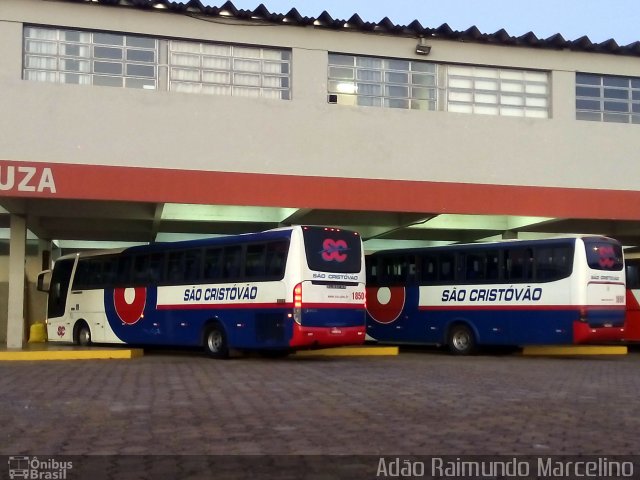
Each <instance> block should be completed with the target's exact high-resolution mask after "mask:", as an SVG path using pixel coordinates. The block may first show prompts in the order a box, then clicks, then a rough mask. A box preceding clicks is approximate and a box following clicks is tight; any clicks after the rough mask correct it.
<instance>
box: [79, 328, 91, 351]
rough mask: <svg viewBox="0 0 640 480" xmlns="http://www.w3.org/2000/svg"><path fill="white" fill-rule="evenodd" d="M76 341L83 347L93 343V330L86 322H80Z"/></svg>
mask: <svg viewBox="0 0 640 480" xmlns="http://www.w3.org/2000/svg"><path fill="white" fill-rule="evenodd" d="M76 343H77V344H78V345H80V346H82V347H86V346H88V345H91V330H89V325H87V324H86V323H82V324H80V326H79V327H78V333H76Z"/></svg>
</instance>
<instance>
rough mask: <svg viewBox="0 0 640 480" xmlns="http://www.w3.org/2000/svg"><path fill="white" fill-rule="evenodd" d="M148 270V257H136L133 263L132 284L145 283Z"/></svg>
mask: <svg viewBox="0 0 640 480" xmlns="http://www.w3.org/2000/svg"><path fill="white" fill-rule="evenodd" d="M148 268H149V255H138V256H137V257H135V260H134V261H133V283H134V284H135V285H142V284H146V283H147V269H148Z"/></svg>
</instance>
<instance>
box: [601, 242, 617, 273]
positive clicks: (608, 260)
mask: <svg viewBox="0 0 640 480" xmlns="http://www.w3.org/2000/svg"><path fill="white" fill-rule="evenodd" d="M598 255H599V256H600V258H599V259H598V263H599V264H600V266H601V267H602V268H605V269H606V268H613V266H614V265H615V257H616V253H615V251H614V249H613V247H610V246H601V247H599V248H598Z"/></svg>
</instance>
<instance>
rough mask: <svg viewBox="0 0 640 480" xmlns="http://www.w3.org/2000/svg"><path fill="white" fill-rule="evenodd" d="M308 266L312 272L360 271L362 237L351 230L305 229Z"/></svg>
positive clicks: (303, 230)
mask: <svg viewBox="0 0 640 480" xmlns="http://www.w3.org/2000/svg"><path fill="white" fill-rule="evenodd" d="M302 232H303V236H304V245H305V250H306V252H307V264H308V265H309V268H310V269H311V270H316V271H320V272H335V273H356V272H359V271H360V268H361V259H362V243H361V240H360V235H358V234H357V233H355V232H352V231H349V230H338V229H334V228H323V227H303V229H302Z"/></svg>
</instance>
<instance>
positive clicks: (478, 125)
mask: <svg viewBox="0 0 640 480" xmlns="http://www.w3.org/2000/svg"><path fill="white" fill-rule="evenodd" d="M23 22H25V23H35V24H45V25H54V26H70V27H83V28H91V29H104V30H119V31H126V32H132V33H144V34H152V35H154V36H158V37H185V38H194V39H207V40H219V41H225V42H242V43H249V44H258V45H275V46H283V47H292V49H293V57H292V58H293V59H292V68H293V71H292V96H293V99H292V100H291V101H278V100H266V99H244V98H236V97H215V96H206V95H191V94H178V93H174V92H162V91H134V90H128V89H118V88H109V87H78V86H74V85H58V84H48V83H39V82H31V81H22V80H21V73H22V70H21V69H22V58H21V51H22V23H23ZM429 43H430V44H431V45H432V47H433V48H432V53H431V55H429V57H426V58H427V59H428V60H430V61H435V62H445V63H455V62H460V63H470V64H486V65H494V66H515V67H523V68H531V69H543V70H551V71H552V91H553V97H552V105H553V106H552V118H551V119H548V120H545V119H520V118H510V117H494V116H480V115H466V114H454V113H447V112H423V111H407V110H395V109H380V108H357V107H347V106H341V105H330V104H328V103H327V101H326V72H327V51H336V52H345V53H361V54H367V55H380V56H391V57H404V58H414V57H415V58H420V59H424V58H425V57H417V56H415V54H413V53H412V52H413V49H414V47H415V44H416V40H415V39H411V38H398V37H389V36H381V35H372V34H363V33H350V32H337V31H333V30H322V29H315V28H300V27H292V26H282V27H279V26H266V27H256V26H238V25H224V24H222V23H219V22H216V23H212V22H206V21H201V20H195V19H193V18H190V17H186V16H182V15H176V14H169V13H166V12H155V11H153V12H148V11H140V10H136V9H128V8H112V7H101V6H97V5H90V4H75V3H66V2H48V1H41V0H3V1H2V2H0V45H1V47H0V48H1V49H2V55H0V104H1V105H2V106H3V108H2V113H0V131H2V132H3V135H2V136H1V137H0V159H3V160H24V161H46V162H63V163H79V164H86V163H93V164H101V165H128V166H131V165H135V166H146V167H159V168H185V169H196V170H217V171H237V172H257V173H279V174H294V175H313V176H338V177H340V176H344V177H358V178H359V177H364V178H388V179H411V180H430V181H444V182H465V183H496V184H508V185H537V186H562V187H581V188H598V189H628V190H638V188H639V187H638V183H637V179H638V178H639V177H640V162H638V161H637V160H636V158H635V156H636V152H638V151H640V135H638V133H639V130H638V129H639V128H640V127H639V126H637V125H619V124H609V123H597V122H584V121H576V120H575V98H574V88H575V87H574V73H575V71H586V72H596V73H611V74H622V75H636V76H640V59H638V58H633V57H618V56H615V55H603V54H587V53H576V52H569V51H554V50H542V49H527V48H521V47H502V46H486V45H479V44H467V43H462V42H450V41H438V40H430V41H429ZM274 119H277V121H274Z"/></svg>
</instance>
